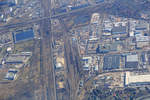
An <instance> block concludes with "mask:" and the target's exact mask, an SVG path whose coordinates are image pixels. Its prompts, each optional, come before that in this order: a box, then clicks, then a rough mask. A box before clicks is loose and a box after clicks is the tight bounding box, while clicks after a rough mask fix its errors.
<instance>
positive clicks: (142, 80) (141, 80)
mask: <svg viewBox="0 0 150 100" xmlns="http://www.w3.org/2000/svg"><path fill="white" fill-rule="evenodd" d="M147 84H150V74H147V75H132V72H126V73H125V85H127V86H133V85H134V86H139V85H147Z"/></svg>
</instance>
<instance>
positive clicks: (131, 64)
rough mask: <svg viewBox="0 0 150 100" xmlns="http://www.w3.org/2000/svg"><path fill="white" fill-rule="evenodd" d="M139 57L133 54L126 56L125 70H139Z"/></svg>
mask: <svg viewBox="0 0 150 100" xmlns="http://www.w3.org/2000/svg"><path fill="white" fill-rule="evenodd" d="M138 61H139V60H138V55H137V54H131V55H127V56H126V62H125V68H137V67H138Z"/></svg>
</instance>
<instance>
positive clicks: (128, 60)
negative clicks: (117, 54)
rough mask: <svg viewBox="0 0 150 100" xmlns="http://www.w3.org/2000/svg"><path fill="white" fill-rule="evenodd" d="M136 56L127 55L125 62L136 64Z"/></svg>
mask: <svg viewBox="0 0 150 100" xmlns="http://www.w3.org/2000/svg"><path fill="white" fill-rule="evenodd" d="M137 61H138V55H127V62H137Z"/></svg>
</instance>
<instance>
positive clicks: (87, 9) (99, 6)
mask: <svg viewBox="0 0 150 100" xmlns="http://www.w3.org/2000/svg"><path fill="white" fill-rule="evenodd" d="M109 4H110V3H107V2H106V3H100V4H96V5H91V6H88V7H85V8H81V9H77V10H73V11H69V12H65V13H61V14H58V15H53V16H51V17H50V16H43V17H39V18H36V19H26V20H25V19H24V18H23V21H21V22H17V23H10V24H6V25H3V26H0V31H3V30H8V29H11V28H16V27H23V26H27V24H34V23H37V22H39V21H42V20H48V19H51V18H52V19H55V18H67V17H68V16H69V17H73V16H81V15H88V14H91V13H93V12H97V11H98V12H99V11H100V9H103V8H104V7H105V5H109Z"/></svg>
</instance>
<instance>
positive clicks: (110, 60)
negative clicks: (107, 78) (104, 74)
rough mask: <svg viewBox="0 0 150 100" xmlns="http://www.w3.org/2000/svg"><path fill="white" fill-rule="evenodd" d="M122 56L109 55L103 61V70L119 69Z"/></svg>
mask: <svg viewBox="0 0 150 100" xmlns="http://www.w3.org/2000/svg"><path fill="white" fill-rule="evenodd" d="M120 57H121V56H120V55H107V56H104V59H103V61H104V62H103V70H113V69H119V67H120Z"/></svg>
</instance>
